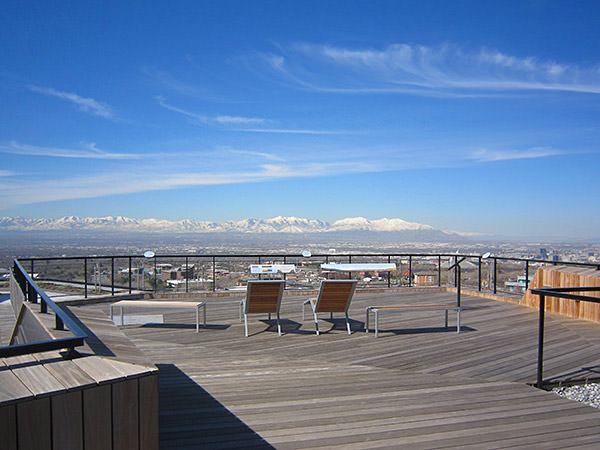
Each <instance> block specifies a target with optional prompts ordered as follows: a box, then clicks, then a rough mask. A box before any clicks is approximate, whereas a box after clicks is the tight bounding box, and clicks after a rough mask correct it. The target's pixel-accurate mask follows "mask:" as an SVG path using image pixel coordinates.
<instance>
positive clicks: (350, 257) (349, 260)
mask: <svg viewBox="0 0 600 450" xmlns="http://www.w3.org/2000/svg"><path fill="white" fill-rule="evenodd" d="M348 264H352V255H348ZM348 279H350V280H351V279H352V272H348Z"/></svg>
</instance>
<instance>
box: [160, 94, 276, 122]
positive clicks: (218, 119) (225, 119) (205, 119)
mask: <svg viewBox="0 0 600 450" xmlns="http://www.w3.org/2000/svg"><path fill="white" fill-rule="evenodd" d="M156 101H158V104H159V105H160V106H162V107H163V108H165V109H168V110H169V111H173V112H176V113H179V114H182V115H184V116H186V117H188V118H190V119H193V120H194V121H197V122H200V123H204V124H219V125H258V124H262V123H265V122H266V120H265V119H262V118H258V117H240V116H228V115H219V116H214V117H210V116H206V115H202V114H197V113H194V112H190V111H186V110H185V109H182V108H178V107H176V106H172V105H169V104H168V103H166V102H165V99H164V97H161V96H158V97H156Z"/></svg>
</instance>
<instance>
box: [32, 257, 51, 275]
mask: <svg viewBox="0 0 600 450" xmlns="http://www.w3.org/2000/svg"><path fill="white" fill-rule="evenodd" d="M46 266H47V263H46ZM30 273H31V278H32V279H35V277H34V276H33V259H32V260H31V272H30Z"/></svg>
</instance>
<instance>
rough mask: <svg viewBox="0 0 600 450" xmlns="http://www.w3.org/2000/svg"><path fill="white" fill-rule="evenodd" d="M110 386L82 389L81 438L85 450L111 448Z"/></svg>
mask: <svg viewBox="0 0 600 450" xmlns="http://www.w3.org/2000/svg"><path fill="white" fill-rule="evenodd" d="M111 405H112V399H111V386H110V385H109V384H105V385H103V386H96V387H93V388H89V389H85V390H84V391H83V438H84V442H85V449H86V450H105V449H109V448H112V420H111V417H112V411H111V408H112V406H111Z"/></svg>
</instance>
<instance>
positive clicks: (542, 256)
mask: <svg viewBox="0 0 600 450" xmlns="http://www.w3.org/2000/svg"><path fill="white" fill-rule="evenodd" d="M540 259H548V251H547V250H546V249H545V248H540Z"/></svg>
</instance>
